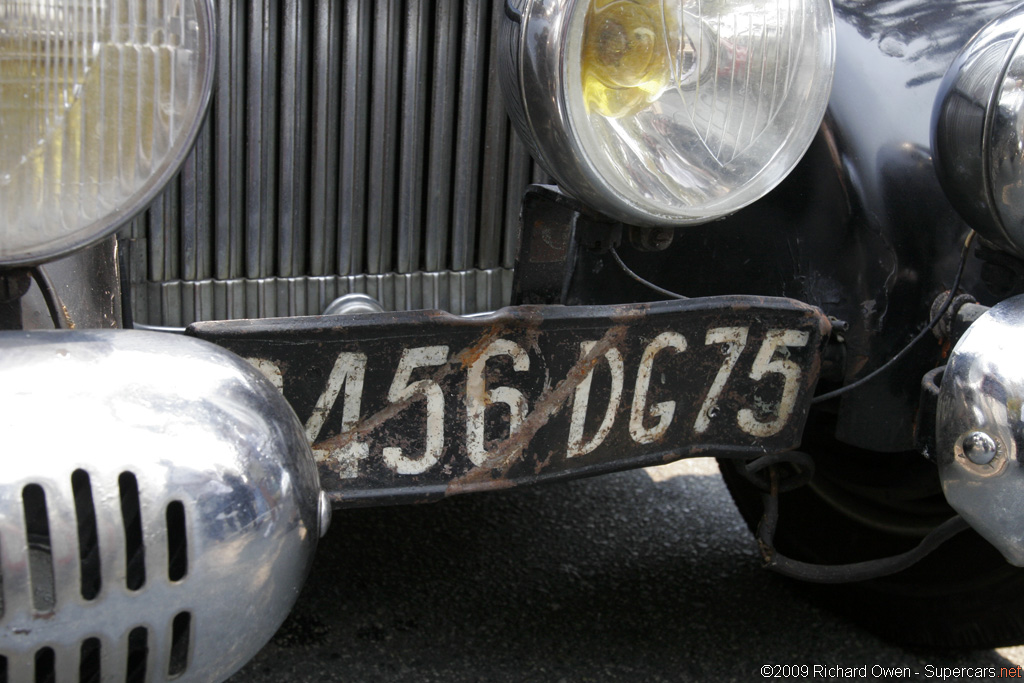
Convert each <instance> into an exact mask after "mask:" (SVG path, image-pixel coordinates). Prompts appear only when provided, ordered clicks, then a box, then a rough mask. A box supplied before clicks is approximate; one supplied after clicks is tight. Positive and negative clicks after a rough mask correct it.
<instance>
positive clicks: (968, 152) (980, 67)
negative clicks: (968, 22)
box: [932, 9, 1024, 255]
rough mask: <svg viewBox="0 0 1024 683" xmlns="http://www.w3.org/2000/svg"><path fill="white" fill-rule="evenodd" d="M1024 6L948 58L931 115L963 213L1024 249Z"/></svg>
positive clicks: (939, 154)
mask: <svg viewBox="0 0 1024 683" xmlns="http://www.w3.org/2000/svg"><path fill="white" fill-rule="evenodd" d="M1022 37H1024V11H1022V10H1021V9H1014V10H1012V11H1011V12H1010V13H1008V14H1004V15H1003V16H1001V17H999V18H998V19H996V20H995V21H993V22H992V23H990V24H988V25H987V26H986V27H985V28H983V29H982V30H981V31H979V32H978V33H977V34H976V35H975V36H974V38H972V39H971V41H970V42H969V43H968V44H967V45H966V46H965V47H964V49H963V50H962V51H961V52H960V54H959V55H958V56H957V58H956V59H955V60H953V64H952V65H951V66H950V68H949V71H948V72H947V73H946V77H945V79H944V80H943V81H942V85H941V86H940V88H939V95H938V99H937V100H936V104H935V111H934V117H933V121H932V136H933V140H932V147H933V149H934V156H935V167H936V170H937V172H938V174H939V180H940V181H941V182H942V187H943V189H945V191H946V194H947V195H948V196H949V198H950V201H952V203H953V205H954V206H955V207H956V209H957V210H958V211H959V212H960V214H961V215H962V216H963V217H964V218H965V219H966V220H967V222H968V223H970V225H971V227H972V228H974V229H975V230H977V231H978V232H979V233H980V234H981V235H983V236H984V237H985V238H987V239H989V240H991V241H993V242H995V243H997V244H999V245H1001V246H1003V247H1008V248H1009V249H1011V250H1012V251H1015V252H1016V253H1017V254H1018V255H1024V132H1022V131H1024V49H1022V43H1021V39H1022Z"/></svg>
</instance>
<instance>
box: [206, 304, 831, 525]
mask: <svg viewBox="0 0 1024 683" xmlns="http://www.w3.org/2000/svg"><path fill="white" fill-rule="evenodd" d="M828 330H829V323H828V320H827V318H825V316H824V315H823V314H822V313H821V311H820V310H818V309H816V308H813V307H811V306H807V305H805V304H801V303H799V302H796V301H792V300H788V299H771V298H763V297H743V296H731V297H714V298H704V299H689V300H682V301H671V302H659V303H652V304H629V305H618V306H577V307H565V306H519V307H511V308H505V309H502V310H500V311H497V312H495V313H492V314H488V315H485V316H477V317H460V316H454V315H449V314H446V313H442V312H439V311H413V312H406V313H380V314H365V315H350V316H321V317H307V318H280V319H269V320H240V321H225V322H210V323H197V324H195V325H193V326H192V327H191V328H190V334H193V335H194V336H197V337H200V338H203V339H207V340H209V341H213V342H215V343H217V344H219V345H221V346H224V347H227V348H228V349H230V350H232V351H234V352H236V353H237V354H239V355H240V356H242V357H243V358H245V359H247V360H248V361H249V362H250V363H251V364H252V365H253V366H255V367H256V368H257V369H258V370H260V371H261V372H262V373H263V374H264V375H265V376H266V377H267V378H268V379H269V380H270V381H271V382H273V383H274V385H275V386H276V387H277V388H278V389H279V390H281V391H282V392H283V394H284V396H285V398H286V399H287V400H288V401H289V402H290V403H291V405H292V407H293V408H294V410H295V413H296V415H297V416H298V418H299V421H300V422H301V423H303V425H304V426H305V430H306V436H307V437H308V439H309V441H310V444H311V445H312V448H313V453H314V456H315V457H316V459H317V462H318V464H319V469H320V475H321V484H322V485H323V487H324V488H325V490H327V491H328V492H329V493H330V495H331V497H332V499H333V500H334V502H335V504H336V505H339V506H340V505H358V504H370V503H381V502H406V501H413V500H429V499H434V498H437V497H441V496H445V495H450V494H452V493H461V492H467V491H476V490H484V489H494V488H503V487H507V486H512V485H516V484H523V483H534V482H538V481H541V480H546V479H555V478H563V477H572V476H585V475H590V474H596V473H600V472H606V471H612V470H618V469H625V468H628V467H639V466H645V465H649V464H655V463H660V462H668V461H671V460H675V459H678V458H681V457H686V456H690V455H698V454H699V455H714V454H716V453H722V452H734V453H735V452H747V453H750V454H751V455H752V456H753V455H756V454H761V453H770V452H778V451H784V450H788V449H791V448H794V447H795V446H796V445H798V443H799V441H800V435H801V432H802V429H803V424H804V421H805V419H806V416H807V411H808V408H809V404H810V399H811V394H812V392H813V389H814V385H815V382H816V381H817V376H818V369H819V364H820V357H821V349H822V347H823V344H824V342H825V338H826V335H827V334H828Z"/></svg>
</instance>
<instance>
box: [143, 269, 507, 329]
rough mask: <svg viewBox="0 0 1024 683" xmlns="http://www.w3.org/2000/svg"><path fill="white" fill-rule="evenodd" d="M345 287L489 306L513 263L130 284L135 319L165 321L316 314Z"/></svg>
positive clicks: (408, 306)
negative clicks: (460, 268)
mask: <svg viewBox="0 0 1024 683" xmlns="http://www.w3.org/2000/svg"><path fill="white" fill-rule="evenodd" d="M349 292H357V293H363V294H369V295H370V296H372V297H373V298H375V299H376V300H377V301H378V302H380V304H381V306H382V307H383V308H384V309H385V310H388V311H403V310H415V309H423V308H436V309H440V310H444V311H448V312H450V313H454V314H456V315H462V314H464V313H478V312H482V311H493V310H497V309H498V308H501V307H502V306H505V305H507V304H508V302H509V300H510V298H511V295H512V270H511V269H510V268H493V269H491V270H469V271H461V272H454V271H444V272H440V273H424V272H418V273H385V274H382V275H349V276H336V275H333V276H321V277H295V278H265V279H257V280H243V279H236V280H226V281H222V280H201V281H198V282H182V281H173V282H164V283H154V282H151V283H145V284H144V285H137V286H136V287H135V307H136V308H135V312H136V314H138V312H139V307H140V306H142V305H144V306H145V307H146V308H145V311H146V315H144V316H139V315H137V316H136V320H152V319H154V318H155V319H158V320H161V321H162V324H163V325H166V326H170V327H184V326H186V325H188V324H189V323H191V322H194V321H196V320H225V319H229V318H273V317H282V316H293V315H320V314H321V313H323V311H324V309H325V308H326V307H327V306H328V304H330V303H331V302H332V301H334V300H335V299H337V298H338V297H339V296H342V295H344V294H347V293H349Z"/></svg>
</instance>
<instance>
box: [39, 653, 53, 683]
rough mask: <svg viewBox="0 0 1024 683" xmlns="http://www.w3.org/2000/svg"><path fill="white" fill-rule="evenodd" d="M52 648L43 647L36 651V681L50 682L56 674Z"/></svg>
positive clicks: (40, 682)
mask: <svg viewBox="0 0 1024 683" xmlns="http://www.w3.org/2000/svg"><path fill="white" fill-rule="evenodd" d="M54 664H55V662H54V656H53V648H51V647H44V648H40V649H39V650H37V651H36V683H51V681H53V680H54V678H55V676H56V671H55V670H54V669H55V667H54Z"/></svg>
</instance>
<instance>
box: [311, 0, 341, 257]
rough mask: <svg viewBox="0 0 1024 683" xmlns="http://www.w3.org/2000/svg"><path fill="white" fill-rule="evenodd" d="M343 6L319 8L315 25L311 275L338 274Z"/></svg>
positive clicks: (321, 4) (323, 5)
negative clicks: (339, 90) (336, 264)
mask: <svg viewBox="0 0 1024 683" xmlns="http://www.w3.org/2000/svg"><path fill="white" fill-rule="evenodd" d="M341 11H342V9H341V6H340V3H337V2H321V3H318V4H317V8H316V17H315V20H314V29H313V32H314V43H313V85H312V91H313V92H312V97H313V101H312V109H313V120H312V122H311V125H310V128H311V147H312V150H311V152H312V154H311V161H312V170H311V173H310V191H311V192H310V216H309V274H310V275H313V276H318V275H326V274H328V273H331V272H334V270H333V268H334V259H333V258H332V255H333V254H334V253H335V248H336V247H335V244H336V229H335V226H336V225H337V222H338V204H337V198H338V193H337V187H338V153H337V151H338V144H339V140H338V132H339V130H338V123H339V117H340V116H341V112H340V108H339V107H340V98H339V96H338V89H337V88H335V87H334V84H335V83H337V82H338V80H339V78H340V68H341V50H342V33H341Z"/></svg>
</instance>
